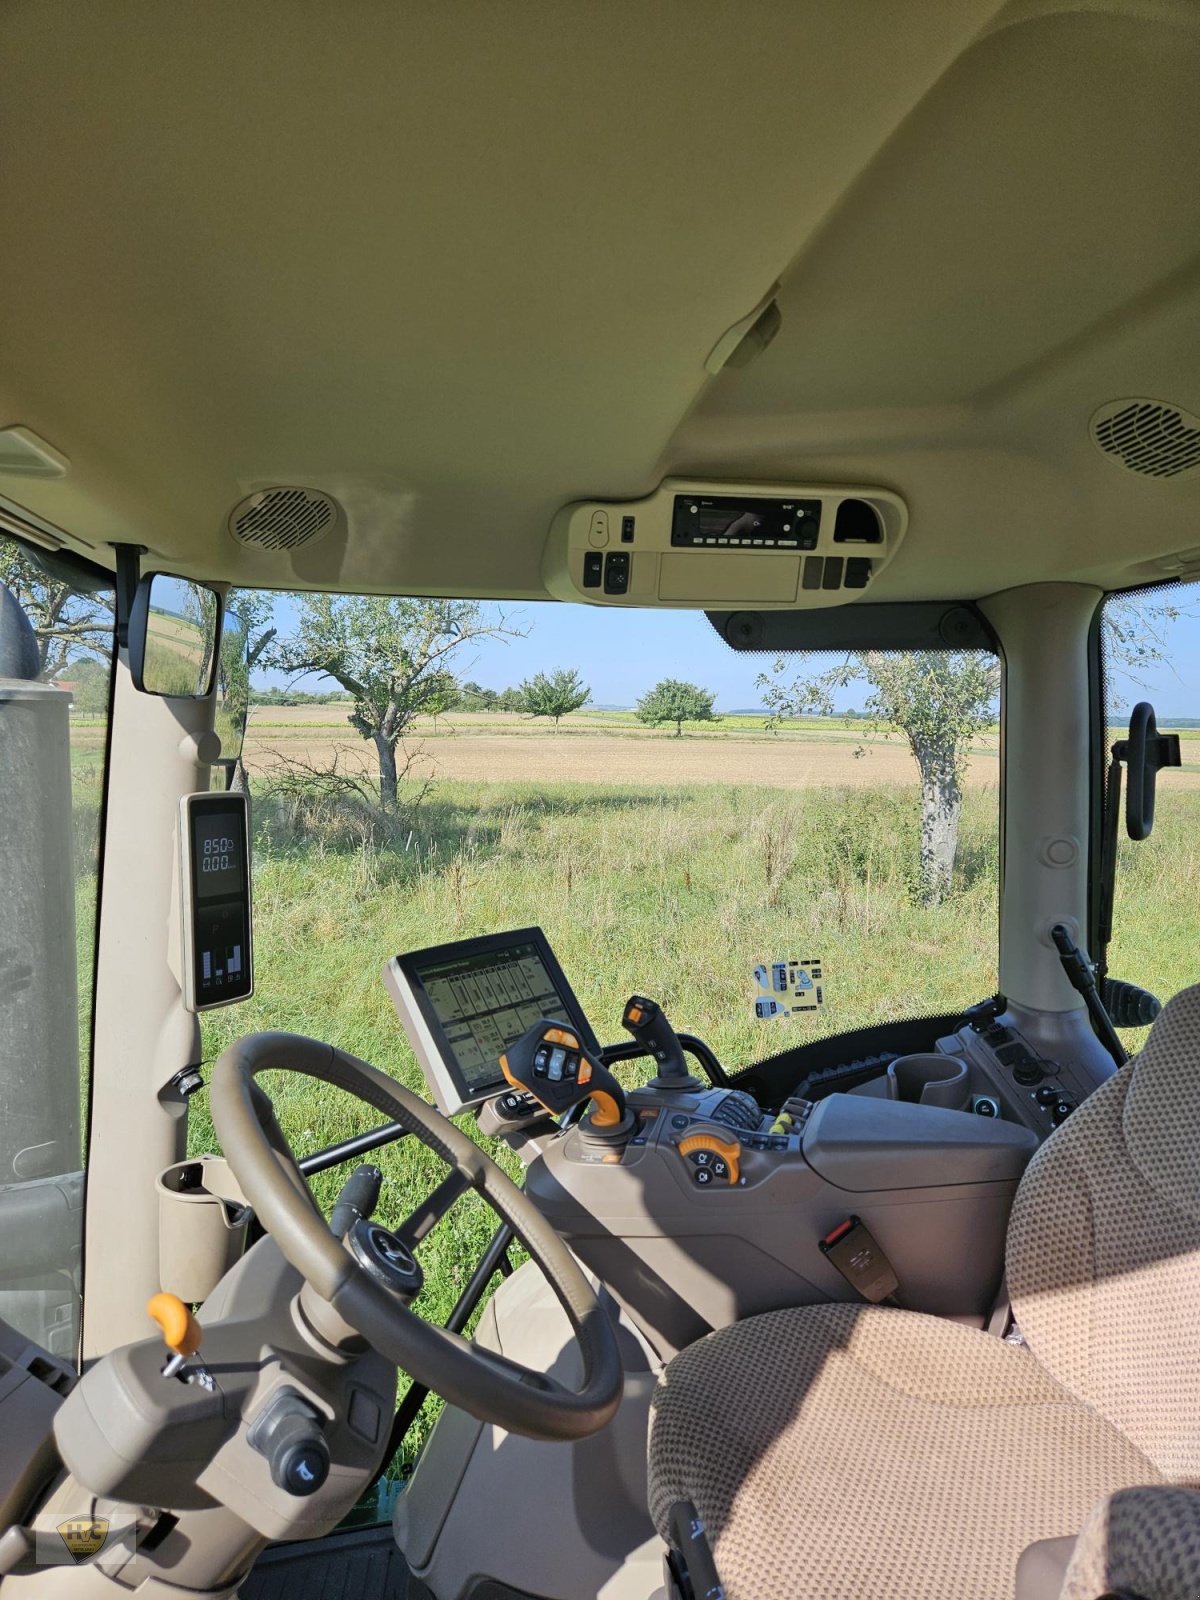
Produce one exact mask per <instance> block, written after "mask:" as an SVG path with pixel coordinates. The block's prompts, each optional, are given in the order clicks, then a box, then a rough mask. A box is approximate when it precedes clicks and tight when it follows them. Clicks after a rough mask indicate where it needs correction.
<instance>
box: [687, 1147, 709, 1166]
mask: <svg viewBox="0 0 1200 1600" xmlns="http://www.w3.org/2000/svg"><path fill="white" fill-rule="evenodd" d="M692 1160H693V1161H694V1162H695V1163H696V1165H697V1166H698V1167H708V1166H711V1165H712V1151H711V1150H697V1151H696V1153H695V1155H694V1156H693V1157H692Z"/></svg>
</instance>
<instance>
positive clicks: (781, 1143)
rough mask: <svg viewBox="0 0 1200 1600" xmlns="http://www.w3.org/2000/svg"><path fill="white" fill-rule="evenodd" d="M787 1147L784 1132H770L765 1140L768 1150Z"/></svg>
mask: <svg viewBox="0 0 1200 1600" xmlns="http://www.w3.org/2000/svg"><path fill="white" fill-rule="evenodd" d="M787 1147H788V1142H787V1135H786V1134H772V1135H771V1137H770V1139H768V1140H767V1149H768V1150H786V1149H787Z"/></svg>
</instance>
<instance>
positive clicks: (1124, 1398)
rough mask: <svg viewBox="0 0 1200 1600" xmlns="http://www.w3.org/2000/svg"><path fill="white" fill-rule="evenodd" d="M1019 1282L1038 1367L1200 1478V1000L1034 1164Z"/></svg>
mask: <svg viewBox="0 0 1200 1600" xmlns="http://www.w3.org/2000/svg"><path fill="white" fill-rule="evenodd" d="M1008 1284H1009V1291H1010V1293H1011V1295H1012V1301H1013V1310H1014V1312H1015V1314H1016V1318H1017V1322H1018V1325H1019V1326H1020V1329H1021V1332H1022V1333H1023V1334H1024V1336H1025V1338H1026V1340H1027V1341H1028V1343H1029V1345H1030V1347H1031V1349H1032V1350H1033V1353H1034V1355H1035V1356H1036V1357H1037V1359H1038V1360H1039V1362H1041V1364H1042V1365H1043V1366H1044V1367H1045V1368H1046V1369H1047V1370H1048V1371H1049V1372H1050V1373H1051V1374H1052V1375H1053V1376H1054V1377H1055V1378H1057V1379H1058V1381H1059V1382H1060V1383H1062V1384H1064V1385H1065V1386H1066V1387H1067V1388H1068V1389H1069V1390H1071V1391H1072V1393H1073V1394H1075V1395H1076V1396H1077V1397H1078V1398H1079V1399H1081V1400H1083V1401H1084V1402H1085V1403H1086V1404H1088V1405H1090V1406H1092V1407H1094V1408H1095V1409H1096V1410H1097V1411H1099V1412H1101V1413H1102V1415H1104V1416H1105V1417H1106V1418H1107V1419H1108V1420H1109V1421H1110V1422H1111V1423H1113V1425H1114V1426H1115V1427H1117V1428H1119V1429H1120V1430H1121V1432H1122V1433H1124V1434H1125V1435H1126V1437H1127V1438H1129V1439H1130V1440H1131V1441H1132V1442H1133V1443H1134V1444H1135V1445H1136V1446H1137V1447H1138V1448H1139V1449H1140V1450H1142V1451H1143V1453H1144V1454H1145V1455H1147V1456H1149V1458H1150V1459H1151V1461H1153V1462H1154V1463H1155V1465H1156V1466H1157V1467H1158V1469H1159V1471H1160V1472H1162V1473H1163V1474H1164V1475H1165V1476H1167V1477H1169V1478H1183V1479H1193V1480H1196V1479H1200V986H1197V987H1195V988H1192V989H1185V990H1184V991H1183V992H1182V993H1181V994H1178V995H1176V997H1175V999H1174V1000H1172V1001H1171V1002H1170V1003H1169V1004H1168V1005H1167V1006H1166V1007H1164V1009H1163V1011H1162V1014H1161V1015H1160V1016H1159V1018H1158V1020H1157V1021H1156V1022H1155V1024H1154V1026H1153V1028H1152V1029H1151V1031H1150V1036H1149V1038H1148V1039H1147V1040H1146V1045H1145V1048H1144V1049H1143V1051H1142V1053H1141V1055H1140V1056H1138V1057H1137V1059H1136V1060H1135V1061H1133V1062H1131V1063H1130V1064H1129V1065H1128V1066H1126V1067H1123V1068H1122V1069H1121V1070H1120V1071H1119V1072H1118V1073H1117V1074H1116V1075H1115V1076H1114V1077H1113V1078H1111V1079H1109V1081H1108V1082H1107V1083H1105V1084H1103V1085H1102V1086H1101V1087H1100V1088H1099V1089H1097V1090H1096V1092H1095V1093H1094V1094H1093V1095H1091V1096H1090V1097H1089V1098H1088V1099H1087V1100H1085V1101H1084V1103H1083V1104H1082V1105H1081V1106H1080V1107H1079V1109H1078V1111H1076V1112H1074V1113H1073V1114H1072V1116H1071V1117H1070V1119H1069V1120H1068V1121H1067V1122H1065V1123H1064V1124H1063V1126H1062V1127H1061V1128H1060V1129H1059V1130H1058V1132H1057V1133H1055V1134H1054V1135H1053V1137H1052V1138H1050V1139H1048V1140H1047V1142H1046V1143H1045V1144H1044V1145H1043V1146H1042V1148H1041V1149H1040V1150H1039V1151H1038V1153H1037V1155H1036V1156H1035V1157H1034V1159H1033V1161H1032V1162H1031V1163H1030V1165H1029V1168H1028V1170H1027V1171H1026V1174H1025V1176H1024V1178H1023V1179H1022V1181H1021V1186H1020V1189H1019V1190H1018V1191H1017V1198H1016V1202H1015V1204H1014V1206H1013V1214H1012V1219H1011V1221H1010V1223H1009V1231H1008Z"/></svg>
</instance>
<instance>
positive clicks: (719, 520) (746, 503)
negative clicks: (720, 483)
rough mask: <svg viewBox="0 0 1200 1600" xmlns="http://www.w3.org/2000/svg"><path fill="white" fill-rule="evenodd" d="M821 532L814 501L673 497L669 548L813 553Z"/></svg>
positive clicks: (726, 496)
mask: <svg viewBox="0 0 1200 1600" xmlns="http://www.w3.org/2000/svg"><path fill="white" fill-rule="evenodd" d="M820 528H821V502H820V501H819V500H769V499H766V498H765V497H762V498H759V497H756V496H744V495H736V496H735V495H688V494H678V495H676V496H675V507H674V513H673V515H672V518H671V543H672V544H673V545H684V546H686V547H688V548H691V549H695V548H696V547H697V546H698V545H705V546H708V545H712V546H714V547H721V548H726V549H743V550H745V549H754V550H766V549H771V550H814V549H816V544H817V535H818V534H819V532H820Z"/></svg>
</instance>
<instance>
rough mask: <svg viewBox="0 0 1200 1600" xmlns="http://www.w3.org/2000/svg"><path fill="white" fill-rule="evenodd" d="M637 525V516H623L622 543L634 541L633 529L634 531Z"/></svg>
mask: <svg viewBox="0 0 1200 1600" xmlns="http://www.w3.org/2000/svg"><path fill="white" fill-rule="evenodd" d="M636 525H637V518H636V517H622V518H621V543H622V544H632V543H633V531H634V528H635V527H636Z"/></svg>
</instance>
